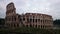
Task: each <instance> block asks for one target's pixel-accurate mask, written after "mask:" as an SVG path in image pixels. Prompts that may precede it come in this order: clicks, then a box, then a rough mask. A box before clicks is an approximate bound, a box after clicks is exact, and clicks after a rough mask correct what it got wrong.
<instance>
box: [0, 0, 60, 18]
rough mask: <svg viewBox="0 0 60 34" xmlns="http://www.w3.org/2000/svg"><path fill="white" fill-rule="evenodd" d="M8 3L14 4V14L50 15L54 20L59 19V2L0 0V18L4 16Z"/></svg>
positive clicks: (45, 0) (58, 0) (57, 0)
mask: <svg viewBox="0 0 60 34" xmlns="http://www.w3.org/2000/svg"><path fill="white" fill-rule="evenodd" d="M10 2H14V4H15V7H16V12H17V13H19V14H22V13H27V12H30V13H43V14H48V15H52V16H53V18H54V19H60V16H59V15H60V14H59V13H60V0H0V17H3V16H5V12H6V5H7V4H8V3H10ZM1 15H2V16H1ZM57 16H58V17H57Z"/></svg>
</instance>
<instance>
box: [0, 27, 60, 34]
mask: <svg viewBox="0 0 60 34" xmlns="http://www.w3.org/2000/svg"><path fill="white" fill-rule="evenodd" d="M0 33H16V34H17V33H24V34H60V30H57V29H55V30H53V29H40V28H32V27H21V28H16V29H0Z"/></svg>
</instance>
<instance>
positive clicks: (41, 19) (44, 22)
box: [5, 3, 53, 29]
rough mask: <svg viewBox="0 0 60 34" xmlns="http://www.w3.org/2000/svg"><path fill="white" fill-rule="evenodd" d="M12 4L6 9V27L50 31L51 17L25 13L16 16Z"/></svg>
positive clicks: (51, 25)
mask: <svg viewBox="0 0 60 34" xmlns="http://www.w3.org/2000/svg"><path fill="white" fill-rule="evenodd" d="M15 10H16V8H15V6H14V3H10V4H8V5H7V7H6V21H5V25H6V26H8V27H22V26H25V27H34V28H43V29H51V28H52V27H53V19H52V16H50V15H46V14H39V13H26V14H23V15H19V14H16V11H15Z"/></svg>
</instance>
